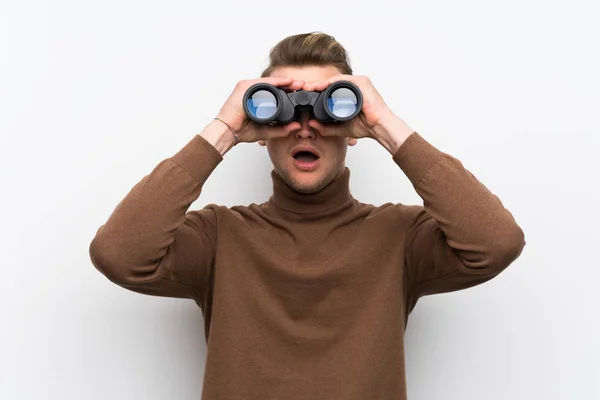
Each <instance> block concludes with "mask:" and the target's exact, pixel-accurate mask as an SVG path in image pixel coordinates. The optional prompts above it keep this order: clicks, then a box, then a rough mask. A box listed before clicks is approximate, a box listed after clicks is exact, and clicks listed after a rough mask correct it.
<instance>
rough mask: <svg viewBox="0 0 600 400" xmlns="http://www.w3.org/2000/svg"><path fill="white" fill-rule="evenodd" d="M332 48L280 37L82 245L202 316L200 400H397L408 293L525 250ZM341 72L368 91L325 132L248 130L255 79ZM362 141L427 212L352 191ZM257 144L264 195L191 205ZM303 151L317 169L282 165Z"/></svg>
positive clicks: (452, 164)
mask: <svg viewBox="0 0 600 400" xmlns="http://www.w3.org/2000/svg"><path fill="white" fill-rule="evenodd" d="M336 46H337V47H336ZM336 48H338V49H339V44H338V43H337V42H336V41H335V40H334V39H333V37H330V36H328V35H325V34H317V35H315V34H312V33H311V34H302V35H295V36H292V37H289V38H286V39H284V40H283V41H282V42H280V43H279V44H278V46H276V47H275V49H274V51H272V53H271V66H270V67H269V68H268V69H267V70H266V72H265V73H263V77H261V78H260V79H253V80H245V81H241V82H239V83H238V84H237V85H236V86H235V89H234V90H233V92H232V93H231V95H230V97H229V98H228V99H227V101H226V102H225V104H224V105H223V107H222V108H221V110H220V112H219V114H218V115H217V118H216V119H215V120H213V121H212V122H210V123H209V124H208V125H207V126H206V127H205V129H204V130H203V131H202V132H201V133H199V134H197V135H195V136H194V138H193V139H192V140H191V141H190V142H189V143H188V144H186V145H185V146H184V147H183V148H182V149H181V150H180V151H179V152H177V153H176V154H175V155H173V156H172V157H170V158H167V159H165V160H163V161H162V162H160V163H159V164H158V165H157V166H156V167H155V169H154V170H153V171H152V172H151V173H150V174H149V175H147V176H145V177H144V178H143V179H142V180H141V181H140V182H139V183H138V184H137V185H135V186H134V187H133V189H132V190H131V191H130V193H129V194H128V195H127V196H126V197H125V198H124V199H123V200H122V201H121V202H120V203H119V205H118V206H117V207H116V209H115V210H114V212H113V214H112V215H111V216H110V218H109V219H108V221H107V222H106V224H105V225H103V226H101V227H100V229H99V230H98V232H97V234H96V237H95V238H94V240H93V241H92V243H91V245H90V255H91V259H92V261H93V263H94V265H95V266H96V268H98V269H99V270H100V271H101V272H102V273H103V274H105V275H106V276H107V277H108V278H109V279H110V280H111V281H113V282H115V283H116V284H119V285H120V286H122V287H124V288H127V289H129V290H132V291H136V292H139V293H144V294H149V295H156V296H170V297H179V298H190V299H193V300H195V301H196V303H197V304H198V305H199V307H200V308H201V309H202V312H203V315H204V320H205V334H206V342H207V348H208V352H207V360H206V370H205V376H204V385H203V389H202V398H203V399H221V400H233V399H236V400H239V399H290V400H296V399H298V400H300V399H302V400H305V399H347V400H365V399H369V400H374V399H382V400H383V399H405V398H406V380H405V365H404V345H403V336H404V331H405V329H406V323H407V320H408V315H409V314H410V312H411V311H412V309H413V308H414V307H415V304H416V302H417V300H418V299H419V298H420V297H422V296H424V295H430V294H434V293H444V292H449V291H455V290H460V289H465V288H468V287H472V286H475V285H478V284H481V283H483V282H486V281H488V280H490V279H492V278H493V277H495V276H497V275H498V274H499V273H501V272H502V271H503V270H504V269H505V268H506V267H507V266H508V265H509V264H511V263H512V262H513V261H514V260H515V259H516V258H517V257H518V256H519V255H520V253H521V251H522V249H523V247H524V245H525V240H524V234H523V231H522V230H521V229H520V227H519V226H518V225H517V223H516V222H515V220H514V218H513V216H512V215H511V213H510V212H509V211H508V210H506V209H505V208H504V207H503V205H502V203H501V202H500V200H499V199H498V197H496V196H495V195H494V194H492V193H491V192H490V191H489V190H488V189H487V188H486V187H485V186H484V185H483V184H482V183H480V182H479V181H478V180H477V179H476V178H475V177H474V176H473V175H472V174H471V173H470V172H469V171H467V170H466V169H465V168H464V167H463V166H462V164H461V163H460V161H458V160H457V159H455V158H453V157H452V156H450V155H448V154H446V153H443V152H441V151H439V150H438V149H437V148H435V147H434V146H433V145H432V144H430V143H429V142H428V141H426V140H425V139H424V138H423V137H422V136H421V135H419V133H417V132H416V131H414V130H413V129H412V128H410V127H409V126H408V125H407V124H406V123H405V122H404V121H403V120H402V119H401V118H400V117H399V116H398V115H397V114H396V113H394V112H393V111H392V110H391V109H390V108H389V107H388V106H387V105H386V103H385V102H384V100H383V99H382V97H381V96H380V94H379V93H378V91H377V90H376V89H375V88H374V87H373V85H372V83H371V81H370V80H369V79H368V78H367V77H365V76H354V75H352V74H351V69H350V68H349V65H348V64H347V63H345V62H344V57H345V54H344V53H343V52H340V51H334V50H335V49H336ZM340 54H341V58H342V59H341V60H339V59H336V58H335V57H338V58H339V57H340ZM284 55H285V57H284ZM286 63H287V64H286ZM340 79H345V80H350V81H352V82H354V83H355V84H356V85H357V86H358V87H359V88H360V90H361V92H362V94H363V98H364V99H363V101H364V102H363V107H362V111H361V113H360V114H359V116H358V117H356V118H354V119H353V120H351V121H346V122H343V123H338V124H325V125H324V124H320V123H319V122H317V121H316V120H314V119H311V115H310V114H309V113H307V112H304V113H303V114H301V118H299V120H298V121H294V122H291V123H289V124H287V125H285V126H269V125H258V124H256V123H254V122H252V121H250V120H248V118H247V117H246V116H245V114H244V111H243V108H242V98H243V95H244V93H245V91H246V90H247V89H248V87H250V86H251V85H252V84H253V83H256V82H267V83H270V84H272V85H275V86H277V87H280V88H283V89H284V90H286V91H294V90H307V91H320V90H323V89H325V88H326V87H327V86H328V85H330V84H331V83H333V82H335V81H337V80H340ZM362 138H369V139H372V140H376V141H377V142H379V143H380V144H381V145H382V146H383V147H384V148H385V149H386V150H387V151H388V152H389V153H390V155H391V157H392V159H393V161H394V162H395V163H396V164H397V165H398V167H399V168H401V169H402V171H403V172H404V173H405V174H406V176H407V177H408V178H409V180H410V181H411V182H412V184H413V187H414V188H415V190H416V192H417V193H418V194H419V195H420V196H421V198H422V199H423V202H424V207H422V206H417V205H404V204H400V203H398V204H393V203H386V204H383V205H381V206H378V207H376V206H374V205H371V204H365V203H361V202H359V201H358V200H356V199H354V198H353V197H352V195H351V193H350V189H349V177H350V170H349V169H348V168H347V167H346V166H345V155H346V150H347V146H354V145H355V144H356V143H357V140H358V139H362ZM255 142H258V143H259V145H261V146H266V147H267V150H268V153H269V156H270V158H271V161H272V162H273V166H274V169H273V171H272V172H271V178H272V180H273V195H272V196H271V197H270V198H269V200H268V201H267V202H265V203H262V204H254V203H252V204H250V205H248V206H234V207H225V206H219V205H216V204H209V205H207V206H206V207H204V208H203V209H201V210H193V211H187V210H188V208H189V206H190V205H191V203H192V202H194V201H195V200H196V199H197V198H198V197H199V195H200V193H201V190H202V186H203V184H204V182H205V181H206V180H207V179H208V177H209V176H210V174H211V173H212V171H213V170H214V169H215V168H216V167H217V165H218V164H219V163H220V162H221V161H222V160H223V158H224V155H225V154H226V153H227V152H228V151H229V150H231V149H232V148H233V147H234V146H235V145H236V143H237V144H241V143H255ZM298 146H307V147H305V148H309V149H310V150H311V151H312V152H314V153H315V154H316V155H317V156H318V159H317V160H316V163H315V165H313V167H312V169H306V168H302V167H301V165H300V164H299V163H298V162H297V160H296V159H295V158H294V157H293V156H294V150H296V149H297V148H298ZM307 157H308V156H307Z"/></svg>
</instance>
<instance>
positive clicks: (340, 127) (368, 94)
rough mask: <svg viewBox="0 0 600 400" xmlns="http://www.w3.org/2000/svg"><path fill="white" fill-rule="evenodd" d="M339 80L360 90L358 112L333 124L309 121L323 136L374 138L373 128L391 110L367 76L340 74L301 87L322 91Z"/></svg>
mask: <svg viewBox="0 0 600 400" xmlns="http://www.w3.org/2000/svg"><path fill="white" fill-rule="evenodd" d="M340 80H346V81H350V82H352V83H354V84H355V85H356V86H358V88H359V89H360V91H361V92H362V95H363V105H362V110H361V112H360V114H358V115H357V116H356V117H355V118H352V119H351V120H349V121H343V122H335V123H333V124H320V123H319V122H318V121H311V123H313V122H314V123H316V124H317V125H318V126H319V131H320V132H325V134H324V136H347V137H353V138H371V139H376V138H375V136H374V132H373V128H374V127H375V126H376V125H377V124H378V123H379V121H380V120H381V119H382V118H384V117H386V116H387V115H389V114H391V113H392V112H391V110H390V109H389V108H388V106H387V104H385V101H383V98H382V97H381V95H380V94H379V92H378V91H377V89H375V87H374V86H373V84H372V83H371V80H370V79H369V78H368V77H366V76H356V75H343V74H341V75H336V76H333V77H331V78H328V79H325V80H322V81H319V82H314V83H305V84H304V86H303V87H302V89H303V90H307V91H323V90H325V89H326V88H327V86H329V85H331V84H332V83H334V82H337V81H340Z"/></svg>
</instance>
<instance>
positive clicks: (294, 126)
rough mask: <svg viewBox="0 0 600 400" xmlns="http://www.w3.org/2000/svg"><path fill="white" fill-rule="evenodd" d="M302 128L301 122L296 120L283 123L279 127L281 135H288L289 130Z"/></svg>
mask: <svg viewBox="0 0 600 400" xmlns="http://www.w3.org/2000/svg"><path fill="white" fill-rule="evenodd" d="M300 128H302V124H300V122H298V121H292V122H290V123H289V124H285V125H283V126H282V127H281V130H282V135H283V136H284V137H285V136H287V135H289V134H290V133H291V132H293V131H295V130H298V129H300Z"/></svg>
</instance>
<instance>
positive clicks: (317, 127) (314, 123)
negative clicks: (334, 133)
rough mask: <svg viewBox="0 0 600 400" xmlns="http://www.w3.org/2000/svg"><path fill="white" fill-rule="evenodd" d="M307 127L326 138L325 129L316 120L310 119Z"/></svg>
mask: <svg viewBox="0 0 600 400" xmlns="http://www.w3.org/2000/svg"><path fill="white" fill-rule="evenodd" d="M308 126H310V127H311V128H313V129H315V130H316V131H317V132H319V134H320V135H321V136H327V127H326V126H325V125H324V124H322V123H320V122H319V121H317V120H316V119H311V120H309V121H308Z"/></svg>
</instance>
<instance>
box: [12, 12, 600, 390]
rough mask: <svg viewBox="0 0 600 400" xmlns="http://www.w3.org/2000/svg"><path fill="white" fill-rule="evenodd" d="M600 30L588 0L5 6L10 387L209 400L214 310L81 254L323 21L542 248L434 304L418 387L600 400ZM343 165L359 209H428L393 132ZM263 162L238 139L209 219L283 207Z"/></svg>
mask: <svg viewBox="0 0 600 400" xmlns="http://www.w3.org/2000/svg"><path fill="white" fill-rule="evenodd" d="M599 17H600V6H599V5H598V3H597V2H594V1H591V0H590V1H583V0H579V1H570V2H568V4H567V2H566V1H563V2H556V1H535V0H527V1H522V0H520V1H516V0H510V1H503V2H496V3H492V2H482V1H475V0H471V1H469V0H457V1H452V2H448V1H441V0H438V1H428V2H424V1H391V0H390V1H389V2H383V1H369V2H362V1H360V2H359V1H344V2H341V1H339V2H337V1H333V2H323V1H318V2H317V1H303V2H287V1H278V2H275V1H266V0H262V1H252V2H243V3H242V2H239V3H236V2H232V1H231V0H228V1H223V0H219V1H218V2H217V1H214V2H200V1H170V2H166V1H163V2H158V1H141V0H140V1H135V0H120V1H115V0H111V1H102V2H100V1H88V2H82V1H75V0H72V1H67V0H60V1H53V2H50V1H48V2H42V1H30V2H15V1H12V2H8V1H5V2H2V3H1V5H0V87H1V89H0V133H1V139H0V140H1V141H0V149H1V154H2V157H1V158H0V163H1V168H0V177H1V181H0V182H1V185H2V196H1V199H0V201H1V203H2V207H1V208H0V212H1V213H2V214H1V217H2V225H3V229H2V230H1V235H2V237H1V241H0V243H2V261H1V264H0V265H1V268H2V269H1V270H2V275H3V279H1V280H0V285H1V286H0V296H1V298H0V300H1V302H2V303H1V304H2V320H1V321H2V327H3V328H2V330H0V343H1V346H2V347H1V348H0V352H1V353H0V354H1V355H0V359H1V360H2V362H1V363H0V398H2V399H84V398H85V399H108V398H111V399H147V400H154V399H198V398H199V397H200V392H201V388H202V377H203V372H204V362H205V355H206V346H205V343H204V331H203V321H202V314H201V311H200V309H199V308H197V307H196V305H195V304H194V303H193V302H192V301H191V300H179V299H167V298H159V297H152V296H145V295H140V294H136V293H133V292H129V291H127V290H125V289H122V288H120V287H118V286H116V285H114V284H111V283H110V282H109V281H108V280H107V279H106V278H104V277H103V276H102V275H101V274H100V273H99V272H98V271H96V270H95V268H94V267H93V265H92V264H91V261H90V259H89V254H88V246H89V243H90V241H91V239H92V237H93V236H94V234H95V232H96V230H97V228H98V227H99V226H100V225H101V224H102V223H104V222H105V220H106V219H107V218H108V216H109V215H110V213H111V212H112V210H113V209H114V207H115V206H116V205H117V203H118V202H119V201H120V200H121V199H122V198H123V196H125V195H126V194H127V192H128V191H129V189H130V188H131V187H132V186H133V185H134V184H135V183H137V182H138V181H139V180H140V179H141V178H142V177H143V176H144V175H146V174H147V173H149V172H150V171H151V170H152V169H153V168H154V166H155V165H156V164H158V162H160V161H161V160H162V159H164V158H167V157H169V156H171V155H173V154H174V153H175V152H176V151H177V150H179V149H180V148H181V147H182V146H183V145H185V144H186V143H187V142H188V141H189V140H190V139H191V138H192V137H193V135H194V134H195V133H197V132H199V131H200V130H201V129H202V128H203V127H204V125H206V124H207V123H208V122H210V120H211V119H212V117H213V116H215V115H216V114H217V112H218V111H219V109H220V107H221V105H222V103H223V102H224V101H225V99H226V98H227V96H228V95H229V93H230V92H231V90H232V89H233V86H234V85H235V83H236V82H237V81H238V80H241V79H248V78H255V77H258V75H259V74H260V71H262V69H263V68H264V67H266V63H267V56H268V51H269V49H270V48H271V46H273V45H274V44H275V43H276V42H277V41H278V40H280V39H282V38H283V37H285V36H287V35H291V34H295V33H301V32H308V31H313V30H322V31H325V32H327V33H330V34H332V35H334V36H335V37H336V38H337V39H338V40H339V41H340V42H341V43H342V44H343V45H344V46H345V47H346V48H347V49H348V51H349V53H350V55H351V57H352V65H353V67H354V70H355V71H354V72H355V74H356V75H368V76H369V77H370V78H371V79H372V81H373V82H374V84H375V86H376V87H377V88H378V89H379V91H380V92H381V93H382V95H383V97H384V99H385V100H386V102H387V103H388V104H389V105H390V107H392V109H393V110H394V111H395V112H396V113H397V114H398V115H399V116H401V117H402V118H403V119H404V120H405V121H406V122H407V123H408V124H409V125H410V126H411V127H412V128H414V129H415V130H417V131H418V132H419V133H420V134H421V135H422V136H423V137H425V138H426V139H427V140H428V141H430V142H431V143H432V144H434V145H435V146H436V147H438V148H439V149H441V150H442V151H445V152H447V153H449V154H451V155H453V156H455V157H457V158H458V159H460V160H461V161H462V162H463V164H464V165H465V166H466V167H467V168H468V169H469V170H470V171H471V172H473V173H474V174H475V175H476V176H477V177H478V178H479V179H480V180H481V181H482V182H483V183H485V184H486V185H487V186H488V188H490V190H492V191H493V192H494V193H496V194H497V195H498V196H499V197H500V199H501V200H502V201H503V203H504V204H505V206H506V207H507V208H508V209H509V210H511V212H512V213H513V215H514V216H515V218H516V219H517V222H518V223H519V224H520V225H521V226H522V228H523V230H524V232H525V235H526V240H527V245H526V247H525V249H524V251H523V253H522V255H521V257H520V258H519V259H518V260H517V261H515V262H514V263H513V264H512V265H511V266H510V267H509V268H508V269H507V270H506V271H505V272H503V273H502V274H501V275H500V276H498V277H497V278H495V279H494V280H492V281H490V282H487V283H485V284H482V285H480V286H477V287H474V288H471V289H467V290H464V291H460V292H454V293H448V294H443V295H436V296H429V297H426V298H422V299H421V300H420V301H419V304H418V305H417V307H416V309H415V311H414V312H413V314H412V315H411V318H410V319H409V328H408V330H407V333H406V346H407V368H408V375H407V378H408V394H409V398H410V399H411V400H418V399H445V400H453V399H461V400H464V399H486V400H493V399H511V400H513V399H523V400H525V399H527V400H529V399H545V400H554V399H578V400H579V399H598V398H600V388H599V385H600V383H599V382H600V366H599V363H600V339H599V338H600V332H599V329H598V325H599V324H598V315H599V314H600V312H599V311H598V302H599V300H600V295H599V287H598V286H599V285H598V283H597V282H598V279H599V278H600V273H599V272H598V271H599V269H600V268H599V267H600V262H599V261H598V258H599V254H598V248H599V244H598V243H597V241H598V239H600V235H598V230H597V227H598V223H599V222H600V218H599V215H598V214H599V213H598V205H599V204H600V190H599V188H598V183H599V179H598V176H597V172H595V171H598V170H599V169H598V167H600V165H599V162H598V159H599V158H600V157H599V156H598V153H599V151H600V146H599V145H600V121H599V117H600V112H599V111H600V94H599V93H600V78H599V75H598V71H600V50H599V48H600V46H599V45H598V43H599V39H600V28H599V26H600V18H599ZM347 165H348V167H349V168H350V169H351V171H352V177H351V190H352V193H353V195H354V197H356V198H358V199H360V200H361V201H364V202H370V203H373V204H377V205H379V204H382V203H384V202H387V201H392V202H403V203H407V204H410V203H413V204H417V203H419V204H421V200H420V198H419V197H418V196H417V195H416V193H415V192H414V189H413V188H412V186H410V184H409V181H408V179H406V177H405V176H404V175H403V173H402V171H401V170H400V169H399V168H398V167H397V166H396V165H395V164H394V163H393V161H392V159H391V157H390V155H389V153H388V152H387V151H386V150H385V149H384V148H383V147H382V146H380V145H379V144H378V143H377V142H375V141H373V140H371V139H364V140H362V141H359V143H358V145H357V146H355V147H351V148H349V151H348V157H347ZM270 170H271V164H270V161H269V158H268V155H267V153H266V148H264V147H260V146H259V145H258V144H256V143H254V144H243V145H242V146H239V147H236V148H234V149H232V150H231V151H230V152H229V153H227V154H226V155H225V160H224V162H223V163H222V164H221V165H219V167H218V168H217V169H216V170H215V171H214V173H213V175H211V177H210V178H209V180H208V181H207V183H206V185H205V187H204V191H203V193H202V194H201V196H200V198H199V199H198V201H197V202H195V203H194V204H192V208H201V207H203V206H204V205H205V204H208V203H212V202H216V203H221V204H225V205H229V206H231V205H235V204H248V203H250V202H259V201H260V202H262V201H266V200H267V199H268V196H269V195H270V193H271V181H270V176H269V171H270ZM248 176H252V179H248ZM390 181H392V182H395V184H394V185H392V186H391V187H390V186H388V183H389V182H390ZM374 182H375V183H374Z"/></svg>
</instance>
